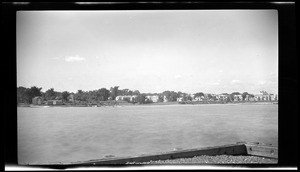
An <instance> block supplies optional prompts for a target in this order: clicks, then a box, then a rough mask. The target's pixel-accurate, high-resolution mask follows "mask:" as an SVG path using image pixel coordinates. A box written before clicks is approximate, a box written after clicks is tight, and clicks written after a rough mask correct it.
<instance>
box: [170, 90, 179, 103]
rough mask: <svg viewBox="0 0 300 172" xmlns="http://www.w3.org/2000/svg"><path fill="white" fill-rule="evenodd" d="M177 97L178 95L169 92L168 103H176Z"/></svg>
mask: <svg viewBox="0 0 300 172" xmlns="http://www.w3.org/2000/svg"><path fill="white" fill-rule="evenodd" d="M178 97H179V94H178V93H176V92H174V91H171V92H170V101H177V98H178Z"/></svg>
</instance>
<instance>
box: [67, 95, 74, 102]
mask: <svg viewBox="0 0 300 172" xmlns="http://www.w3.org/2000/svg"><path fill="white" fill-rule="evenodd" d="M68 101H69V102H74V94H70V95H69V96H68Z"/></svg>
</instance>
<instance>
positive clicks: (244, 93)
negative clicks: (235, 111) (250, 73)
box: [242, 92, 249, 100]
mask: <svg viewBox="0 0 300 172" xmlns="http://www.w3.org/2000/svg"><path fill="white" fill-rule="evenodd" d="M247 95H249V94H248V93H247V92H243V94H242V97H243V100H245V99H246V97H247Z"/></svg>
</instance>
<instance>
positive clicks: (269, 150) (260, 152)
mask: <svg viewBox="0 0 300 172" xmlns="http://www.w3.org/2000/svg"><path fill="white" fill-rule="evenodd" d="M245 146H246V150H247V154H248V155H255V156H263V157H267V158H276V159H278V147H276V146H273V145H270V144H263V143H246V144H245Z"/></svg>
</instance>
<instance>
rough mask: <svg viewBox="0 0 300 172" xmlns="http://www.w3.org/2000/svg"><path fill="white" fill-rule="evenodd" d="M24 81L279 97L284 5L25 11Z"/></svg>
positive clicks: (21, 40)
mask: <svg viewBox="0 0 300 172" xmlns="http://www.w3.org/2000/svg"><path fill="white" fill-rule="evenodd" d="M16 65H17V86H24V87H31V86H37V87H42V91H46V90H48V89H50V88H54V90H55V91H69V92H76V91H77V90H80V89H81V90H84V91H89V90H96V89H100V88H107V89H109V88H110V87H113V86H119V89H125V88H127V89H130V90H139V91H140V92H143V93H161V92H163V91H166V90H170V91H181V92H186V93H196V92H204V93H214V94H220V93H232V92H240V93H243V92H248V93H252V94H257V93H259V91H262V90H264V91H267V92H268V93H273V94H278V13H277V10H163V11H160V10H154V11H152V10H151V11H146V10H141V11H138V10H135V11H130V10H129V11H85V12H84V11H18V12H17V64H16Z"/></svg>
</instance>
